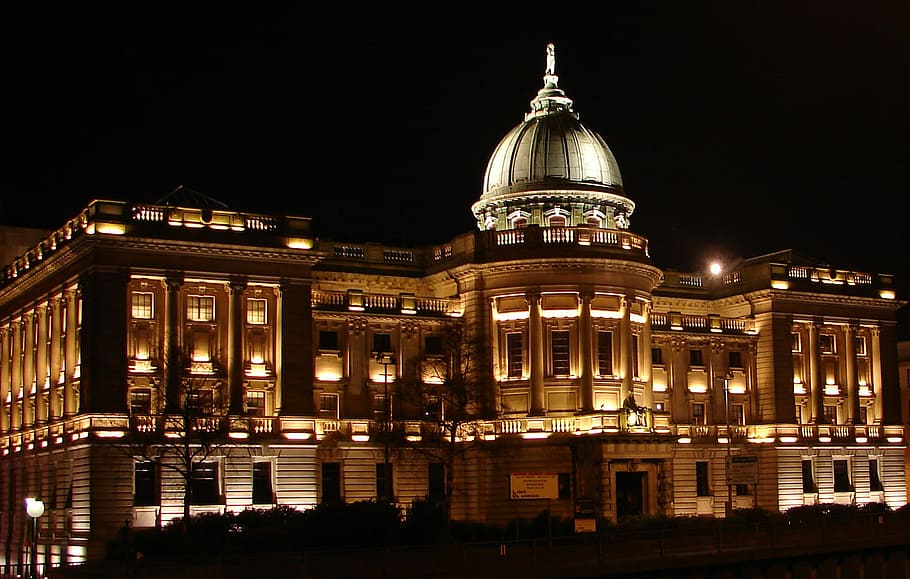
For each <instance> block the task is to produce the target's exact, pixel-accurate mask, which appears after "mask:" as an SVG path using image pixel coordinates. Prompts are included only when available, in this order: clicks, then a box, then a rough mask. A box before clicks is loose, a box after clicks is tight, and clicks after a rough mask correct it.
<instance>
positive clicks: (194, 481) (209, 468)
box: [190, 462, 221, 505]
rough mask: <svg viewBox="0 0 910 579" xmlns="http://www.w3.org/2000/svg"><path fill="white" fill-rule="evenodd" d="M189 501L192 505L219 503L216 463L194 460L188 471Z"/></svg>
mask: <svg viewBox="0 0 910 579" xmlns="http://www.w3.org/2000/svg"><path fill="white" fill-rule="evenodd" d="M190 485H191V487H192V488H191V489H190V490H191V492H192V497H191V502H192V504H194V505H217V504H221V496H220V495H219V493H218V463H217V462H194V463H193V468H192V472H191V473H190Z"/></svg>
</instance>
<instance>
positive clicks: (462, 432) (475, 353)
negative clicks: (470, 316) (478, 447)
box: [399, 320, 497, 526]
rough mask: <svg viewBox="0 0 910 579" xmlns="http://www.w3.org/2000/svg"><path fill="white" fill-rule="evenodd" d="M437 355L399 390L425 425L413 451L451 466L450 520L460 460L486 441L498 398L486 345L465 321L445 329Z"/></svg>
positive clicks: (446, 503) (415, 365) (447, 487)
mask: <svg viewBox="0 0 910 579" xmlns="http://www.w3.org/2000/svg"><path fill="white" fill-rule="evenodd" d="M440 338H441V340H440V343H439V344H438V345H437V347H438V350H437V351H436V352H428V353H425V354H424V356H423V357H422V358H420V359H418V360H414V361H412V368H411V369H410V371H408V372H406V375H407V376H408V377H409V378H407V379H405V380H404V382H403V384H402V388H401V392H399V396H400V397H401V400H402V405H403V406H404V408H405V412H404V414H405V416H408V415H410V416H412V417H414V418H416V419H418V420H419V421H420V423H421V435H422V436H421V440H420V442H419V443H413V444H411V445H410V448H412V449H414V450H415V451H417V452H420V453H422V454H424V455H425V456H427V457H429V459H430V460H432V461H435V462H439V463H442V464H444V465H445V482H444V497H443V499H442V501H441V503H442V504H441V506H442V507H443V509H444V514H445V521H446V525H447V526H448V525H449V523H450V522H451V509H450V505H451V497H452V492H453V487H454V481H455V469H456V466H457V464H458V460H457V459H458V457H459V456H462V455H463V454H464V452H465V450H466V447H467V444H468V442H469V441H483V437H484V432H483V427H482V425H483V421H484V419H488V418H492V417H494V416H495V414H496V407H497V405H496V394H495V391H494V388H493V384H492V378H491V377H490V374H489V372H488V370H489V369H488V368H487V366H488V365H489V363H488V360H487V356H486V351H487V350H486V345H485V342H484V341H483V340H481V339H480V338H479V337H478V336H477V335H475V334H474V333H473V332H472V331H470V330H469V329H468V328H467V326H466V325H465V323H464V322H463V321H462V320H459V321H457V322H452V323H451V324H448V325H446V326H444V329H443V332H442V335H441V336H440Z"/></svg>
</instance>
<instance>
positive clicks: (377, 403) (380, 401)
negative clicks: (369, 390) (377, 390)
mask: <svg viewBox="0 0 910 579" xmlns="http://www.w3.org/2000/svg"><path fill="white" fill-rule="evenodd" d="M390 398H391V396H390ZM389 410H391V409H390V408H389V407H388V406H387V405H386V397H385V394H373V420H382V421H384V420H386V413H387V412H388V411H389ZM389 414H391V413H390V412H389ZM389 418H390V419H391V417H389Z"/></svg>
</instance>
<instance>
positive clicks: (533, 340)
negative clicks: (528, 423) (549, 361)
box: [527, 292, 546, 416]
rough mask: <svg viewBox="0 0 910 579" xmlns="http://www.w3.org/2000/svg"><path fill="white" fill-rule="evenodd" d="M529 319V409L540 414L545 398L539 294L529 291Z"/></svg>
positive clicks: (533, 414) (542, 412)
mask: <svg viewBox="0 0 910 579" xmlns="http://www.w3.org/2000/svg"><path fill="white" fill-rule="evenodd" d="M527 299H528V306H529V307H530V308H531V310H530V319H529V320H528V341H529V342H530V344H529V346H530V347H529V348H528V353H529V357H530V363H531V380H530V382H531V411H530V414H531V415H532V416H542V415H543V414H545V413H546V400H545V394H544V386H543V384H544V363H543V362H544V349H543V320H542V319H541V315H540V294H539V293H537V292H529V293H528V294H527Z"/></svg>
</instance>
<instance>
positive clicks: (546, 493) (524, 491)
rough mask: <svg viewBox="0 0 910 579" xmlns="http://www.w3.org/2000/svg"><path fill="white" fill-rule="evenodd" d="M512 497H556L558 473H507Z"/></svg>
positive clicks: (557, 496) (557, 493)
mask: <svg viewBox="0 0 910 579" xmlns="http://www.w3.org/2000/svg"><path fill="white" fill-rule="evenodd" d="M509 486H510V487H511V488H510V493H509V494H510V496H511V497H512V498H513V499H558V498H559V475H556V474H547V473H512V474H511V475H509Z"/></svg>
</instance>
